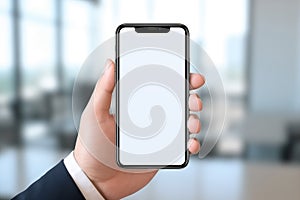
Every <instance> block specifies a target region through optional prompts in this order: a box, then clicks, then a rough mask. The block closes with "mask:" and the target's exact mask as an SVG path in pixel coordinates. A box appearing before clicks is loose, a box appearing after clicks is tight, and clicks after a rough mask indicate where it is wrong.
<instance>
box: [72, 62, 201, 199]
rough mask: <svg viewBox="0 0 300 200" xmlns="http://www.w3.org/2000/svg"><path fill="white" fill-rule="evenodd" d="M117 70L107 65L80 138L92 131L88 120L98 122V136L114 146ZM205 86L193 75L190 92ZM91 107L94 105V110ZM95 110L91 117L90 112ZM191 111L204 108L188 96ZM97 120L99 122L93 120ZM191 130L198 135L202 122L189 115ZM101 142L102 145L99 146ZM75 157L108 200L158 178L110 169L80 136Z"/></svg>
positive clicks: (194, 148)
mask: <svg viewBox="0 0 300 200" xmlns="http://www.w3.org/2000/svg"><path fill="white" fill-rule="evenodd" d="M114 70H115V64H114V62H113V61H111V60H107V62H106V70H105V72H104V74H103V75H102V77H101V78H100V79H99V80H98V82H97V84H96V87H95V89H94V92H93V94H92V97H91V99H90V102H89V103H88V105H87V107H86V108H85V110H84V111H83V114H82V117H81V121H80V128H79V135H80V132H82V131H90V130H89V129H88V128H87V127H89V121H93V120H94V121H97V122H98V126H99V131H98V132H99V133H98V132H97V134H100V135H103V136H105V137H107V138H108V139H109V140H110V142H112V143H115V119H114V116H113V115H111V114H110V113H109V108H110V104H111V97H112V92H113V89H114V86H115V85H114V84H115V80H114ZM204 83H205V79H204V77H203V76H202V75H200V74H190V89H191V90H193V89H197V88H199V87H201V86H202V85H203V84H204ZM91 106H94V107H93V108H92V107H91ZM91 108H92V110H94V114H91V112H89V111H88V110H91ZM189 109H190V111H195V112H198V111H200V110H201V109H202V102H201V100H200V98H199V96H198V95H196V94H191V95H190V97H189ZM94 118H96V119H94ZM188 129H189V132H190V133H199V132H200V129H201V124H200V120H199V118H198V117H197V116H196V115H190V117H189V120H188ZM107 142H108V141H107V140H99V141H97V145H99V146H101V147H102V146H103V147H105V146H106V145H107ZM98 143H99V144H98ZM188 147H189V151H190V153H192V154H195V153H198V152H199V150H200V143H199V142H198V141H197V140H196V139H190V140H189V142H188ZM100 153H102V154H103V156H105V157H108V158H109V159H111V161H112V162H115V151H114V150H107V149H103V152H100ZM74 157H75V160H76V161H77V163H78V165H79V166H80V167H81V169H82V170H83V171H84V173H85V174H86V175H87V176H88V177H89V179H90V180H91V181H92V183H93V184H94V185H95V187H96V188H97V190H98V191H99V192H100V193H101V194H102V196H103V197H105V198H106V199H121V198H123V197H126V196H128V195H130V194H133V193H135V192H136V191H138V190H140V189H141V188H143V187H144V186H145V185H146V184H147V183H149V182H150V180H151V179H152V178H153V177H154V176H155V174H156V173H157V170H151V171H149V170H148V171H140V172H139V173H135V172H132V171H129V170H128V171H124V169H122V170H121V169H120V170H118V167H117V166H115V167H114V168H111V167H109V166H107V165H105V164H103V163H101V162H100V161H99V160H98V159H96V158H95V157H94V156H93V155H92V154H91V153H90V152H89V151H88V150H87V148H86V146H84V145H83V143H82V141H81V139H80V137H78V138H77V141H76V145H75V149H74Z"/></svg>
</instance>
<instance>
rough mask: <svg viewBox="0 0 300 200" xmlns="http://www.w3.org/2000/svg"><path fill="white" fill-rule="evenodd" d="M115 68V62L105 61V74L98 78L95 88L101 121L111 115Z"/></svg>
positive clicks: (96, 109)
mask: <svg viewBox="0 0 300 200" xmlns="http://www.w3.org/2000/svg"><path fill="white" fill-rule="evenodd" d="M114 69H115V64H114V62H113V61H112V60H110V59H108V60H107V61H106V63H105V71H104V74H103V76H102V77H101V79H99V80H98V82H97V84H96V87H95V89H94V94H93V97H94V99H93V100H94V109H95V113H96V115H97V117H98V120H99V121H104V120H105V119H107V117H108V116H110V114H109V108H110V104H111V97H112V92H113V90H114V86H115V76H114Z"/></svg>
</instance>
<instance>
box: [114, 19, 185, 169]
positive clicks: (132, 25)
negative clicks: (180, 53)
mask: <svg viewBox="0 0 300 200" xmlns="http://www.w3.org/2000/svg"><path fill="white" fill-rule="evenodd" d="M144 27H145V28H147V27H154V28H168V29H170V28H182V29H183V30H184V32H185V79H186V80H189V74H190V67H189V65H190V63H189V60H190V41H189V30H188V28H187V27H186V26H185V25H184V24H180V23H130V24H129V23H126V24H121V25H119V26H118V27H117V29H116V46H115V47H116V48H115V52H116V58H115V63H116V70H115V85H116V162H117V164H118V166H119V167H122V168H128V169H132V168H135V169H138V168H140V169H179V168H184V167H186V166H187V164H188V162H189V156H190V155H189V151H188V148H187V141H188V139H189V133H188V129H187V119H188V117H189V110H188V97H189V84H188V83H187V82H185V88H186V89H185V141H184V143H185V159H184V162H183V163H182V164H180V165H124V164H122V163H121V162H120V152H119V149H120V148H119V147H120V137H119V136H120V129H119V126H118V124H119V105H120V104H119V101H120V100H119V85H118V82H119V69H120V66H119V65H120V60H119V56H120V45H119V44H120V32H121V30H122V29H123V28H144Z"/></svg>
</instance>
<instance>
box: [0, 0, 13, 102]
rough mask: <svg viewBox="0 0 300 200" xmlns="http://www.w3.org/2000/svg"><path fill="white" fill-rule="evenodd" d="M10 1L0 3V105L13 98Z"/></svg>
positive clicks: (4, 0) (3, 0)
mask: <svg viewBox="0 0 300 200" xmlns="http://www.w3.org/2000/svg"><path fill="white" fill-rule="evenodd" d="M11 2H12V1H11V0H2V1H1V2H0V24H1V29H2V30H5V31H0V44H1V45H0V104H6V103H9V101H10V99H11V98H12V96H13V58H12V55H13V48H12V47H13V46H12V44H13V40H12V35H13V34H12V18H11V14H12V11H11V6H12V5H11Z"/></svg>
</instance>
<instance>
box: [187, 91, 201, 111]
mask: <svg viewBox="0 0 300 200" xmlns="http://www.w3.org/2000/svg"><path fill="white" fill-rule="evenodd" d="M189 104H190V108H191V110H193V111H199V110H200V109H201V108H200V103H199V100H198V97H197V95H196V94H192V95H191V96H190V99H189Z"/></svg>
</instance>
